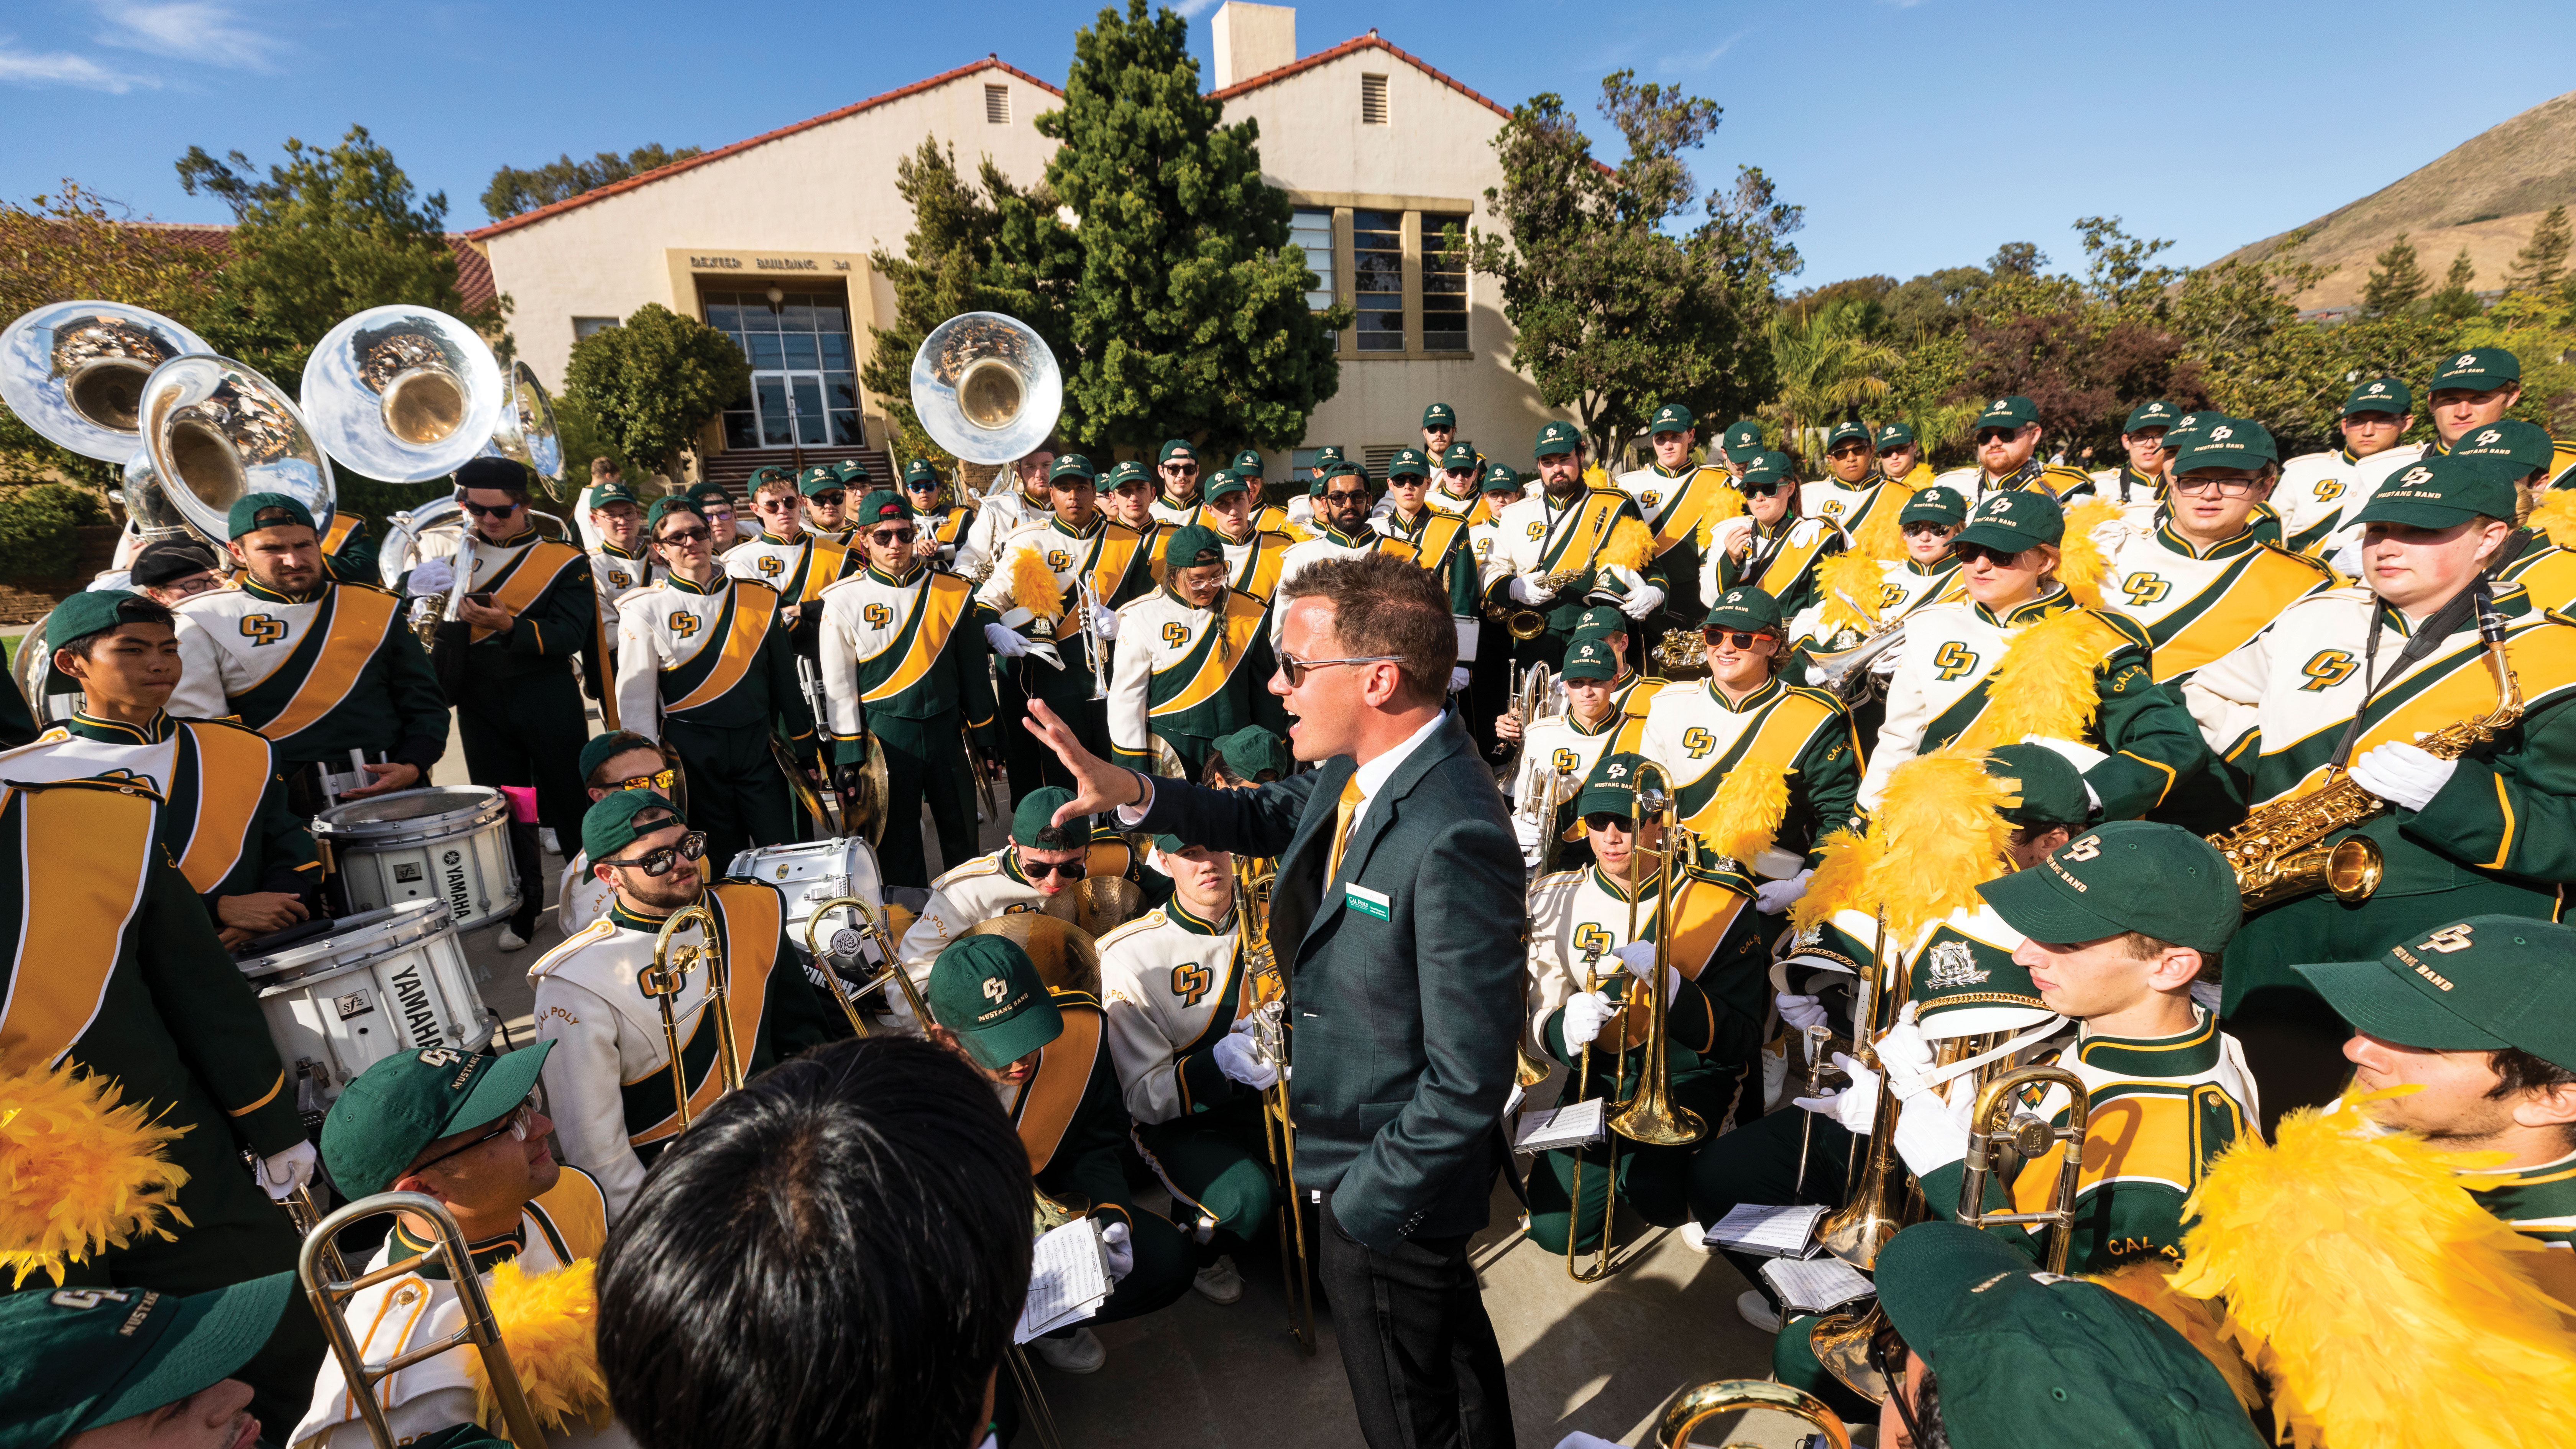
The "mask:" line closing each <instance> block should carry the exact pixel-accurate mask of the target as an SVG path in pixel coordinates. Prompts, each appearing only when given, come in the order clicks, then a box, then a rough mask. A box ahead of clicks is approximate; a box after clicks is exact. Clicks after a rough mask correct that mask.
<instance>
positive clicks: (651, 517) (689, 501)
mask: <svg viewBox="0 0 2576 1449" xmlns="http://www.w3.org/2000/svg"><path fill="white" fill-rule="evenodd" d="M674 513H686V514H690V515H693V516H695V517H697V518H700V519H703V518H705V517H706V516H707V515H706V511H705V510H704V509H702V508H700V507H699V506H698V500H697V499H696V498H695V497H694V496H692V495H690V494H687V493H672V494H666V495H664V496H663V497H660V498H656V499H654V500H653V506H652V507H650V508H647V509H645V510H644V527H645V529H646V530H647V531H650V530H652V529H656V528H659V527H661V526H662V520H663V519H665V518H668V517H670V516H671V515H672V514H674Z"/></svg>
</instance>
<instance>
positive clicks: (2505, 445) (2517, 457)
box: [2452, 418, 2576, 614]
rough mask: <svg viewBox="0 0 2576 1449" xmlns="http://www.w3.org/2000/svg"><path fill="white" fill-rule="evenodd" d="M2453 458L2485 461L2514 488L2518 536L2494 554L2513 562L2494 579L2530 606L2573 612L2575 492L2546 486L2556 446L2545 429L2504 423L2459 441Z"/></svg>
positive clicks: (2511, 420)
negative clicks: (2518, 590)
mask: <svg viewBox="0 0 2576 1449" xmlns="http://www.w3.org/2000/svg"><path fill="white" fill-rule="evenodd" d="M2452 456H2454V457H2456V458H2460V459H2463V460H2477V461H2484V462H2487V463H2489V464H2491V465H2493V466H2495V467H2496V468H2497V470H2498V471H2499V472H2501V473H2503V474H2504V475H2505V476H2506V477H2508V478H2511V479H2512V480H2513V484H2514V492H2515V495H2516V496H2515V500H2514V505H2515V508H2516V509H2517V516H2518V517H2519V519H2520V521H2521V522H2522V525H2523V530H2522V534H2521V536H2520V537H2519V538H2518V539H2517V540H2515V541H2513V542H2511V543H2508V544H2507V545H2506V546H2505V547H2503V548H2499V549H2497V550H2496V557H2497V558H2499V559H2502V558H2504V556H2505V555H2506V554H2507V553H2511V554H2512V555H2513V558H2512V560H2511V561H2510V562H2508V563H2506V564H2505V565H2504V566H2503V567H2502V568H2499V569H2497V570H2496V578H2497V579H2499V580H2502V581H2509V582H2512V583H2517V584H2520V585H2522V586H2523V588H2524V589H2525V590H2526V591H2528V592H2529V593H2530V595H2531V601H2532V603H2533V605H2534V606H2536V607H2538V608H2542V609H2551V610H2555V611H2557V612H2559V613H2561V614H2564V613H2566V612H2568V611H2569V610H2570V609H2576V489H2565V488H2560V489H2551V488H2549V487H2547V478H2548V470H2549V466H2550V464H2552V463H2553V462H2555V461H2556V459H2557V445H2556V444H2555V443H2553V442H2552V441H2551V440H2550V437H2549V434H2548V433H2547V432H2546V431H2544V430H2543V429H2541V428H2539V427H2536V426H2534V425H2532V424H2530V423H2526V422H2523V421H2521V420H2520V419H2518V418H2507V419H2505V420H2504V421H2503V422H2500V423H2497V424H2495V425H2494V426H2492V427H2485V428H2480V429H2478V430H2477V431H2476V432H2473V433H2470V434H2468V435H2466V436H2465V437H2463V438H2461V439H2460V446H2459V447H2457V448H2455V449H2453V450H2452Z"/></svg>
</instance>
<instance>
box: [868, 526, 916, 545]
mask: <svg viewBox="0 0 2576 1449" xmlns="http://www.w3.org/2000/svg"><path fill="white" fill-rule="evenodd" d="M868 542H870V543H873V544H875V545H877V546H878V547H880V548H892V547H894V546H895V545H896V544H899V543H910V542H912V530H911V529H909V528H880V529H878V530H877V531H876V532H874V533H871V534H869V535H868Z"/></svg>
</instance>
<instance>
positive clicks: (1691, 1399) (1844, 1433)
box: [1651, 1379, 1851, 1449]
mask: <svg viewBox="0 0 2576 1449" xmlns="http://www.w3.org/2000/svg"><path fill="white" fill-rule="evenodd" d="M1747 1409H1770V1410H1774V1411H1776V1412H1778V1413H1783V1414H1788V1415H1791V1416H1793V1417H1796V1418H1800V1419H1804V1420H1806V1421H1807V1422H1808V1423H1810V1424H1812V1425H1814V1426H1815V1428H1816V1436H1815V1437H1818V1438H1821V1439H1823V1440H1824V1442H1825V1445H1826V1449H1851V1430H1850V1429H1849V1428H1847V1427H1845V1426H1844V1424H1843V1420H1842V1416H1841V1415H1840V1414H1837V1413H1835V1412H1834V1411H1833V1410H1832V1409H1830V1408H1827V1407H1826V1406H1825V1401H1824V1400H1822V1399H1819V1398H1817V1397H1816V1396H1814V1395H1813V1394H1810V1393H1808V1392H1806V1391H1805V1390H1803V1389H1799V1388H1794V1387H1792V1386H1790V1385H1788V1384H1775V1383H1772V1382H1771V1381H1769V1380H1768V1379H1717V1380H1713V1381H1711V1382H1709V1383H1704V1384H1691V1385H1689V1386H1687V1387H1685V1388H1683V1389H1681V1390H1680V1391H1679V1392H1677V1393H1675V1394H1674V1395H1673V1396H1672V1398H1671V1399H1669V1400H1667V1401H1665V1404H1664V1407H1663V1411H1662V1412H1661V1413H1659V1414H1657V1415H1656V1416H1655V1437H1654V1439H1653V1440H1652V1441H1651V1442H1652V1443H1653V1444H1654V1446H1655V1449H1685V1446H1686V1445H1688V1444H1689V1443H1690V1436H1691V1431H1692V1430H1694V1429H1696V1428H1698V1427H1699V1426H1700V1425H1701V1424H1702V1423H1705V1422H1706V1421H1708V1420H1710V1419H1713V1418H1716V1417H1717V1416H1718V1415H1720V1414H1733V1413H1740V1412H1742V1411H1744V1410H1747ZM1727 1449H1747V1446H1742V1445H1729V1446H1727Z"/></svg>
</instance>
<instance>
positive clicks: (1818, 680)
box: [1807, 649, 1896, 686]
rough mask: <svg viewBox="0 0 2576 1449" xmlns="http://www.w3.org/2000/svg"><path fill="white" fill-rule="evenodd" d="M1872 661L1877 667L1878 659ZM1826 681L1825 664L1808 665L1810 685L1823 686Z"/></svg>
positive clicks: (1890, 651)
mask: <svg viewBox="0 0 2576 1449" xmlns="http://www.w3.org/2000/svg"><path fill="white" fill-rule="evenodd" d="M1895 652H1896V651H1895V650H1893V649H1891V650H1889V651H1888V653H1889V654H1893V653H1895ZM1885 657H1886V656H1885V655H1881V656H1880V658H1885ZM1870 663H1871V667H1872V668H1873V669H1875V668H1876V666H1877V660H1872V661H1870ZM1824 682H1825V666H1823V665H1821V664H1810V665H1808V666H1807V683H1808V684H1809V685H1811V686H1821V685H1823V684H1824Z"/></svg>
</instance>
